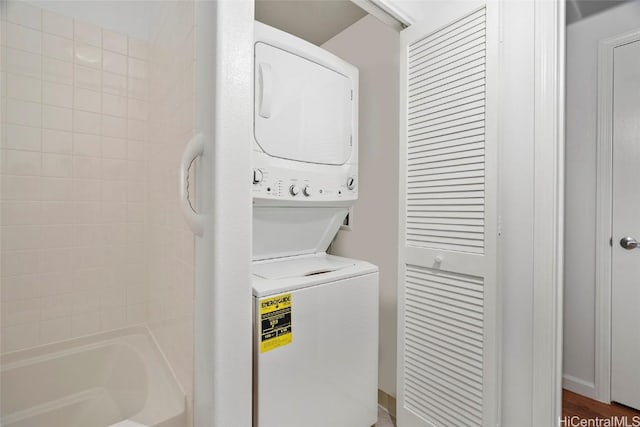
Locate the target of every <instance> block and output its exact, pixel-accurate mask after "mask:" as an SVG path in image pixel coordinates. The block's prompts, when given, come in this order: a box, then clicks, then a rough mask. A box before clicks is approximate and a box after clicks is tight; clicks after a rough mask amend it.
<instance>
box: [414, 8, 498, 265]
mask: <svg viewBox="0 0 640 427" xmlns="http://www.w3.org/2000/svg"><path fill="white" fill-rule="evenodd" d="M485 37H486V27H485V10H484V9H481V10H478V11H477V12H474V13H472V14H470V15H468V16H466V17H464V18H462V19H460V20H458V21H456V22H454V23H453V24H451V25H449V26H447V27H444V28H442V29H440V30H439V31H436V32H435V33H432V34H430V35H429V36H427V37H426V38H424V39H422V40H419V41H417V42H416V43H414V44H413V45H411V46H410V47H409V52H408V73H409V78H408V82H407V84H408V88H407V89H408V91H407V95H408V99H407V100H408V111H407V113H408V115H407V137H408V149H407V177H406V178H407V228H406V237H407V244H408V245H410V246H416V247H425V248H432V249H444V250H456V251H463V252H470V253H478V254H482V253H484V212H485V210H484V204H485V200H484V183H485V179H484V178H485V172H484V168H485V157H484V155H485V153H484V148H485V107H486V97H485V73H486V68H485V56H486V46H485ZM414 218H420V222H416V221H415V220H414ZM470 220H471V221H475V223H474V224H473V225H472V226H470V225H469V222H468V221H470Z"/></svg>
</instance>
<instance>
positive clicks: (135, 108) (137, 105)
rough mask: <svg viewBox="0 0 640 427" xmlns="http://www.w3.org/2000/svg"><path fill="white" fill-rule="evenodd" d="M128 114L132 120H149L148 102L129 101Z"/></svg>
mask: <svg viewBox="0 0 640 427" xmlns="http://www.w3.org/2000/svg"><path fill="white" fill-rule="evenodd" d="M127 114H128V117H129V118H130V119H136V120H147V117H148V111H147V103H146V101H142V100H140V99H129V105H128V108H127Z"/></svg>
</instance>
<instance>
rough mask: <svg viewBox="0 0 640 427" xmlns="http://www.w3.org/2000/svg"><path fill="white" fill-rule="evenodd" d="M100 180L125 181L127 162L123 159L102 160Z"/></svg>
mask: <svg viewBox="0 0 640 427" xmlns="http://www.w3.org/2000/svg"><path fill="white" fill-rule="evenodd" d="M102 179H105V180H111V181H123V180H126V179H127V161H126V160H124V159H102Z"/></svg>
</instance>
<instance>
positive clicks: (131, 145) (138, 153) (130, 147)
mask: <svg viewBox="0 0 640 427" xmlns="http://www.w3.org/2000/svg"><path fill="white" fill-rule="evenodd" d="M146 155H147V144H146V143H144V142H138V141H133V140H130V141H128V142H127V158H128V159H130V160H144V159H145V158H146Z"/></svg>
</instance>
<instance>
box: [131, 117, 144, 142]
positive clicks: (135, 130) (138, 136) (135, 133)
mask: <svg viewBox="0 0 640 427" xmlns="http://www.w3.org/2000/svg"><path fill="white" fill-rule="evenodd" d="M127 127H128V129H127V136H128V137H129V139H132V140H134V141H146V140H147V129H148V125H147V122H145V121H140V120H134V119H129V120H128V123H127Z"/></svg>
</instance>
